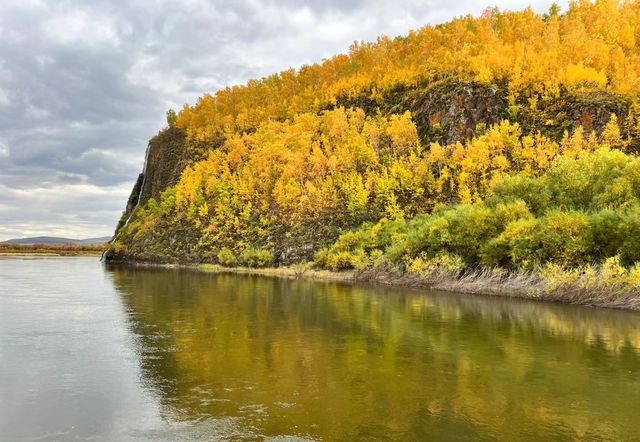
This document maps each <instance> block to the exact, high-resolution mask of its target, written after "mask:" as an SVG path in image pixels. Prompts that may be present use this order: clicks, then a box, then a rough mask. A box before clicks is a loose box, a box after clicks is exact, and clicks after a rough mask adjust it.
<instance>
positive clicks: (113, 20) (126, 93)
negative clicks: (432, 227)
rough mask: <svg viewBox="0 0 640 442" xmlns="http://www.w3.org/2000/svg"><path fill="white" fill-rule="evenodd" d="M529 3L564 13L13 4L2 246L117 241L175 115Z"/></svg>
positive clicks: (194, 2) (1, 151)
mask: <svg viewBox="0 0 640 442" xmlns="http://www.w3.org/2000/svg"><path fill="white" fill-rule="evenodd" d="M485 3H486V4H485ZM529 3H533V6H534V8H535V9H538V10H544V9H547V8H548V6H549V5H550V4H551V3H552V1H551V0H533V1H532V2H529V1H520V0H513V1H506V0H504V1H495V0H492V1H489V0H487V2H476V1H461V2H455V3H454V2H450V1H444V0H423V1H420V0H394V1H373V2H372V1H364V0H317V1H313V2H300V1H296V0H270V1H269V0H265V1H261V0H237V1H234V2H225V1H207V0H183V1H177V0H175V1H172V0H167V1H162V0H144V1H142V0H134V1H106V0H95V1H92V2H82V1H79V0H64V1H59V2H46V1H44V0H4V1H3V2H2V3H0V240H2V239H6V238H9V237H13V236H22V235H32V234H60V235H64V236H74V235H75V236H98V235H103V234H109V233H111V232H112V231H113V228H114V226H115V223H116V221H117V218H118V216H119V214H120V211H121V210H122V207H123V206H124V203H125V200H126V197H127V195H128V191H129V189H130V187H131V186H132V184H133V181H134V180H135V178H136V176H137V173H138V172H139V170H140V169H141V167H142V162H143V157H144V151H145V148H146V143H147V140H148V139H149V138H150V137H151V136H153V135H154V134H155V133H156V132H157V131H158V130H159V129H160V128H161V127H162V126H163V124H164V114H165V111H166V109H168V108H169V107H174V108H179V107H181V105H182V104H183V103H185V102H194V101H195V99H196V98H197V97H198V96H199V95H201V94H202V93H204V92H213V91H215V90H216V89H218V88H221V87H225V86H227V85H231V84H237V83H243V82H245V81H246V80H248V79H250V78H260V77H263V76H265V75H268V74H271V73H273V72H275V71H280V70H283V69H287V68H289V67H298V66H301V65H302V64H305V63H314V62H318V61H320V60H321V59H322V58H324V57H329V56H331V55H333V54H335V53H338V52H344V51H345V50H346V49H347V48H348V46H349V44H350V43H351V42H353V41H354V40H373V39H375V37H376V36H378V35H381V34H385V35H391V36H394V35H400V34H405V33H406V32H407V31H408V30H410V29H416V28H419V27H421V26H423V25H425V24H427V23H437V22H442V21H445V20H448V19H450V18H452V17H454V16H458V15H462V14H467V13H472V14H479V13H480V12H481V11H482V9H484V7H485V6H487V5H498V6H500V7H503V8H508V9H521V8H524V7H526V6H527V5H528V4H529ZM561 3H564V4H566V2H561Z"/></svg>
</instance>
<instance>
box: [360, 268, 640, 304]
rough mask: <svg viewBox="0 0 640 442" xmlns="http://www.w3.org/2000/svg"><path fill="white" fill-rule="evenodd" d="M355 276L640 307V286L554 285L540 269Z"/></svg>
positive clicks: (579, 282) (577, 282)
mask: <svg viewBox="0 0 640 442" xmlns="http://www.w3.org/2000/svg"><path fill="white" fill-rule="evenodd" d="M355 279H357V280H363V281H370V282H375V283H381V284H388V285H399V286H409V287H422V288H429V289H433V290H443V291H449V292H460V293H468V294H475V295H489V296H503V297H515V298H525V299H535V300H540V301H549V302H560V303H566V304H579V305H587V306H594V307H608V308H618V309H627V310H640V290H639V289H638V288H637V287H632V286H628V285H624V284H610V283H607V282H606V281H604V280H596V281H595V283H592V284H590V285H586V284H585V283H584V282H585V281H584V277H582V275H581V277H579V278H577V279H576V280H574V281H572V282H568V283H565V284H553V285H552V284H550V283H549V282H548V281H546V280H545V279H544V278H543V275H541V274H540V273H539V272H536V273H533V272H530V273H515V272H505V271H503V270H493V269H485V270H467V271H461V272H460V271H436V272H432V273H430V274H428V275H424V274H412V273H404V274H401V273H399V272H394V271H388V270H385V271H376V270H369V271H366V272H362V273H360V274H358V275H356V278H355Z"/></svg>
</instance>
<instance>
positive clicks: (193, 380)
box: [113, 268, 640, 439]
mask: <svg viewBox="0 0 640 442" xmlns="http://www.w3.org/2000/svg"><path fill="white" fill-rule="evenodd" d="M113 280H114V283H115V286H116V288H117V289H118V290H119V292H120V293H121V295H122V300H123V302H124V303H125V305H126V306H127V308H128V310H129V312H130V317H131V324H132V325H131V326H132V329H133V331H134V332H135V333H136V335H138V336H139V337H140V355H141V358H140V360H141V365H142V369H143V373H144V376H145V378H146V382H148V384H149V386H150V387H151V388H153V389H154V390H156V391H157V392H158V393H159V395H160V397H161V401H162V403H163V404H164V406H166V407H167V408H168V409H170V410H171V412H172V413H174V414H176V415H177V416H178V417H179V418H181V419H199V418H203V417H206V416H220V415H226V416H238V415H246V416H248V417H249V418H250V420H251V422H252V423H254V424H255V425H256V426H257V427H259V428H261V429H262V430H263V431H264V432H266V433H267V434H277V433H291V432H292V431H297V432H301V433H310V434H316V435H320V436H327V437H332V436H333V437H335V436H336V435H338V434H341V435H343V436H345V437H349V436H351V437H364V436H366V435H374V434H378V433H380V432H385V433H390V434H392V435H396V436H398V437H401V436H405V437H407V436H413V437H415V436H422V437H427V436H431V437H438V436H443V435H445V436H449V437H450V436H451V435H456V437H458V438H464V437H469V438H472V439H477V438H482V437H483V435H484V436H487V437H488V436H489V435H490V436H491V437H492V438H498V439H512V438H514V437H516V435H518V437H519V438H520V439H521V438H522V437H521V435H522V434H523V432H528V434H531V438H532V439H536V438H539V437H541V436H546V437H547V438H551V437H552V436H553V435H556V436H559V435H562V436H563V437H576V436H577V437H585V436H589V435H594V434H599V435H602V436H605V437H615V436H617V433H616V431H618V430H620V431H621V432H622V433H621V434H624V432H625V431H632V430H633V429H634V425H635V426H636V427H635V429H636V430H638V428H637V426H638V424H636V423H635V415H634V412H633V410H634V404H635V401H636V399H637V395H638V394H640V381H638V380H637V378H638V376H637V375H638V373H639V372H640V353H639V351H640V350H639V349H640V330H638V327H637V324H638V323H639V321H640V316H639V315H637V314H633V313H626V312H617V311H605V310H592V309H586V308H580V307H575V308H574V307H568V306H560V305H549V304H542V303H535V302H525V301H517V300H512V299H504V300H503V299H493V300H488V299H486V298H481V297H472V296H457V295H452V294H444V295H433V296H424V295H422V294H419V293H417V292H411V291H407V290H391V289H380V288H372V287H363V286H349V285H341V284H335V283H317V282H310V281H301V280H299V281H288V280H282V279H275V278H261V277H252V276H240V275H232V274H226V275H224V274H223V275H213V274H201V273H195V272H181V271H166V270H141V269H119V268H116V269H114V270H113ZM634 396H635V398H634ZM294 425H295V426H296V427H294ZM534 436H535V437H534Z"/></svg>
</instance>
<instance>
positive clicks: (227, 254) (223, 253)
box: [217, 247, 238, 267]
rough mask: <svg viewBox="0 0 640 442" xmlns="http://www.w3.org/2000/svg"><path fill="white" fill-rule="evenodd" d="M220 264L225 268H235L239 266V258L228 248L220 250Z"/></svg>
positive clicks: (218, 256)
mask: <svg viewBox="0 0 640 442" xmlns="http://www.w3.org/2000/svg"><path fill="white" fill-rule="evenodd" d="M217 258H218V264H220V265H222V266H225V267H234V266H236V265H238V258H237V257H236V255H235V254H234V253H233V252H232V251H231V250H230V249H229V248H227V247H223V248H222V249H220V251H219V252H218V255H217Z"/></svg>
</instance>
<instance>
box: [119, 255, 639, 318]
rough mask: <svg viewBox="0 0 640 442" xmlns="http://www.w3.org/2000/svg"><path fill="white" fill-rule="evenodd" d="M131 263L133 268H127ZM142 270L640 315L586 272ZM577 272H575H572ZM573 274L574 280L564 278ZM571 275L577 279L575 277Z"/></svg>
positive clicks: (627, 292)
mask: <svg viewBox="0 0 640 442" xmlns="http://www.w3.org/2000/svg"><path fill="white" fill-rule="evenodd" d="M130 264H131V263H130ZM133 264H134V265H137V266H143V267H163V268H188V269H194V270H197V271H201V272H207V273H237V274H246V275H261V276H272V277H278V278H288V279H298V278H304V279H310V280H321V281H338V282H367V283H373V284H384V285H390V286H403V287H415V288H425V289H430V290H441V291H448V292H459V293H467V294H472V295H487V296H501V297H512V298H524V299H532V300H539V301H548V302H557V303H565V304H577V305H586V306H593V307H607V308H616V309H626V310H640V289H639V288H638V287H636V286H633V285H628V284H623V283H617V282H616V283H612V282H611V281H608V280H606V278H602V277H601V276H602V275H600V274H597V275H596V278H595V279H593V278H592V276H590V275H589V274H588V273H587V272H584V270H575V271H573V273H571V272H569V271H567V272H566V273H565V274H561V276H562V277H564V278H565V279H564V280H561V281H560V282H558V281H551V282H550V281H549V280H548V278H547V280H545V278H544V274H543V272H541V271H538V272H506V271H504V270H501V269H483V270H461V271H453V270H436V271H432V272H428V273H409V272H405V273H402V272H400V271H398V270H397V269H396V268H393V267H391V266H388V267H384V268H377V269H367V270H363V271H357V272H356V271H349V272H332V271H328V270H316V269H312V268H311V267H310V266H309V265H294V266H291V267H270V268H262V269H257V268H248V267H222V266H220V265H216V264H199V265H176V264H144V263H133ZM576 272H577V273H576ZM566 275H574V277H570V278H569V277H566ZM575 275H578V276H577V277H575Z"/></svg>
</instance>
